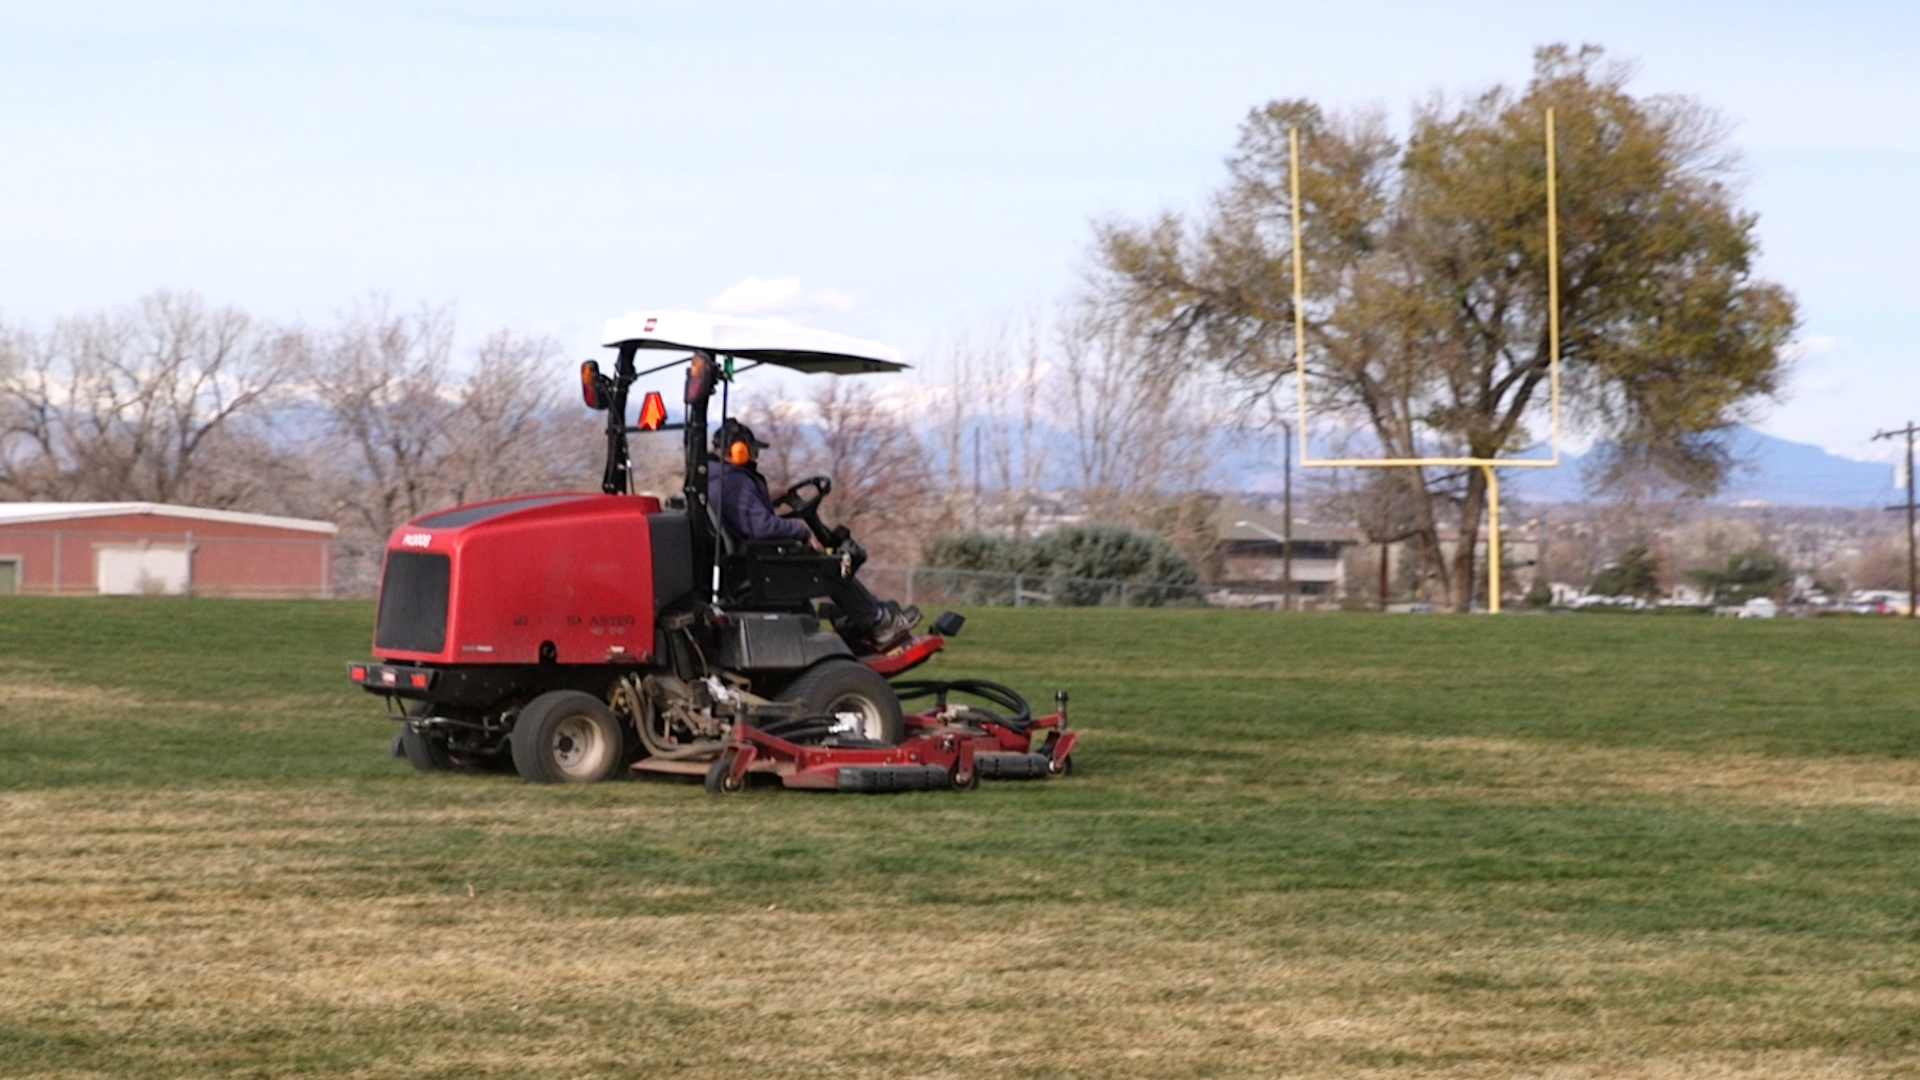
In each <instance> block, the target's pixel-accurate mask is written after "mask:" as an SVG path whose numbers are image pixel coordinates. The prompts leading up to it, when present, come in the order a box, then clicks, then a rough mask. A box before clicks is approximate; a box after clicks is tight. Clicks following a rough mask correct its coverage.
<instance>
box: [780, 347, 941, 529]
mask: <svg viewBox="0 0 1920 1080" xmlns="http://www.w3.org/2000/svg"><path fill="white" fill-rule="evenodd" d="M745 412H746V414H747V416H748V418H749V420H750V422H751V423H752V424H753V426H754V428H755V433H756V434H758V435H760V436H761V437H762V438H763V439H765V440H766V441H767V442H768V443H770V444H771V445H770V446H769V448H768V450H767V453H766V457H765V459H764V461H763V466H764V471H765V472H766V473H767V475H768V476H769V478H770V479H771V481H772V483H773V484H774V485H775V488H776V490H775V494H778V493H779V492H778V488H779V486H780V485H782V484H788V483H793V482H794V481H797V480H800V479H802V478H805V477H807V476H812V475H816V474H819V475H825V476H829V477H831V478H832V479H833V495H832V496H831V497H830V498H829V500H828V501H827V503H825V504H823V520H825V521H827V522H828V523H830V524H839V525H845V526H846V527H847V529H848V530H849V531H851V532H852V533H853V535H854V536H855V537H857V538H858V539H859V540H860V542H861V544H862V545H864V546H865V547H866V548H867V550H868V552H870V553H871V554H872V556H873V559H874V561H875V562H881V563H886V562H905V561H912V559H913V558H914V557H915V556H916V555H917V554H918V552H919V549H920V545H921V542H922V541H923V539H924V536H925V532H926V530H927V529H928V527H929V524H930V522H931V521H932V520H933V518H934V517H936V516H937V514H938V511H939V508H938V505H937V498H936V497H935V495H934V494H933V486H934V485H933V476H932V470H931V468H930V467H929V466H928V463H927V453H926V448H925V447H924V446H923V445H922V444H921V440H920V438H919V436H918V434H917V433H916V432H915V430H914V418H913V416H912V415H910V414H909V412H908V411H907V410H905V409H903V408H901V407H899V406H897V405H896V404H894V403H892V402H889V401H887V400H885V399H883V398H881V397H879V396H878V395H876V394H875V393H874V392H873V391H872V390H870V389H868V388H866V387H864V386H858V385H855V384H852V383H849V382H847V381H844V380H841V379H834V380H831V381H829V382H825V383H822V384H821V385H820V387H819V388H818V389H817V390H816V391H815V392H814V394H813V396H812V397H811V398H810V399H808V400H807V401H806V402H804V403H803V402H773V401H756V402H752V403H749V405H748V407H747V409H746V410H745Z"/></svg>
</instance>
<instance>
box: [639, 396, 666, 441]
mask: <svg viewBox="0 0 1920 1080" xmlns="http://www.w3.org/2000/svg"><path fill="white" fill-rule="evenodd" d="M666 422H667V403H666V402H665V401H662V400H661V398H660V392H659V391H658V390H655V391H652V392H650V393H648V394H647V399H646V400H645V401H643V402H641V403H640V427H641V428H642V429H643V430H646V431H659V430H660V426H661V425H662V424H665V423H666Z"/></svg>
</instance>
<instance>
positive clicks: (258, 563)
mask: <svg viewBox="0 0 1920 1080" xmlns="http://www.w3.org/2000/svg"><path fill="white" fill-rule="evenodd" d="M337 531H338V529H337V527H336V526H334V525H333V524H332V523H331V522H326V521H307V520H302V519H300V518H283V517H270V516H268V515H265V514H242V513H235V512H233V511H230V510H203V509H199V508H197V507H191V506H167V505H164V504H160V503H146V502H114V503H0V594H8V593H37V594H42V595H49V596H72V595H82V596H92V595H99V596H115V595H138V594H161V595H185V594H189V593H191V594H194V595H201V596H287V597H309V596H310V597H324V596H331V595H332V594H333V585H332V577H333V537H334V533H336V532H337Z"/></svg>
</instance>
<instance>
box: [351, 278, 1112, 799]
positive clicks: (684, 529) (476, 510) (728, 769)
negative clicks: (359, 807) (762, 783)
mask: <svg viewBox="0 0 1920 1080" xmlns="http://www.w3.org/2000/svg"><path fill="white" fill-rule="evenodd" d="M603 340H604V341H605V343H606V344H607V345H608V346H609V347H612V348H615V349H617V350H618V352H617V353H616V359H615V361H614V370H613V373H612V374H610V375H609V374H603V373H602V372H601V370H600V367H599V365H598V364H597V363H595V362H593V361H588V362H587V363H585V364H583V365H582V366H581V372H580V376H581V389H582V393H583V395H584V397H585V399H586V403H587V404H588V405H589V406H590V407H592V408H594V409H599V410H604V411H605V412H606V414H607V421H606V435H607V461H606V471H605V473H604V475H603V477H602V480H601V491H602V494H599V495H593V494H585V493H563V494H545V495H527V496H519V497H515V498H510V499H500V500H497V501H494V502H488V503H478V504H475V505H472V506H462V507H456V508H455V509H452V510H443V511H440V512H438V513H433V514H428V515H426V516H424V517H421V518H417V519H415V520H413V521H411V522H408V523H407V524H406V525H403V526H401V527H400V528H399V529H396V530H395V531H394V533H393V535H392V536H391V537H390V538H389V539H388V542H387V559H386V568H385V571H384V573H383V575H382V578H381V582H380V603H379V613H378V616H377V619H376V624H375V628H374V639H373V652H374V655H375V656H376V657H377V658H378V659H377V660H376V661H374V662H368V663H354V664H349V665H348V674H349V676H350V677H351V678H352V680H353V681H354V682H355V683H358V684H359V685H361V686H363V687H365V688H366V689H367V690H368V691H370V692H372V693H376V694H380V695H382V696H384V697H386V698H387V701H388V709H389V712H390V713H391V714H392V715H393V716H394V718H395V719H396V720H399V721H401V722H402V723H403V724H404V727H403V729H402V731H401V734H400V736H399V738H398V739H397V740H396V743H397V750H398V752H399V753H403V754H404V755H405V756H406V757H407V759H408V760H409V761H411V762H412V763H413V765H414V767H415V768H418V769H420V770H422V771H434V770H440V769H449V768H456V767H469V766H475V767H479V766H487V765H501V766H504V765H505V764H506V763H508V762H511V763H512V765H513V767H514V769H515V770H517V771H518V772H519V773H520V775H521V776H523V777H525V778H526V779H528V780H531V781H534V782H537V783H593V782H597V781H601V780H607V779H610V778H612V777H614V776H617V775H621V774H624V773H627V772H629V771H651V772H664V773H684V774H691V775H704V776H705V778H706V786H707V790H709V791H713V792H729V791H737V790H739V789H740V788H742V787H743V786H745V785H746V784H747V782H748V781H749V780H750V779H751V777H753V776H755V775H762V774H764V775H772V776H777V777H778V778H779V779H780V781H781V782H782V783H784V784H785V785H786V786H788V787H796V788H824V789H830V790H839V791H862V792H880V791H907V790H924V789H930V788H950V787H951V788H962V789H964V788H970V787H973V786H975V785H976V784H977V783H978V782H979V781H980V780H981V779H988V780H993V779H1040V778H1044V777H1049V776H1058V775H1063V774H1065V773H1067V772H1069V771H1071V768H1072V764H1073V759H1072V753H1073V749H1074V744H1075V740H1076V738H1077V736H1076V734H1075V733H1074V732H1073V731H1071V730H1070V729H1069V727H1068V722H1067V695H1066V694H1065V693H1064V692H1062V693H1059V694H1057V695H1055V702H1056V708H1055V711H1054V712H1053V713H1052V714H1051V715H1048V716H1042V717H1035V716H1033V715H1032V711H1031V710H1030V709H1029V707H1028V706H1027V703H1026V702H1025V701H1024V700H1023V699H1022V698H1021V697H1020V696H1019V695H1018V694H1016V693H1015V692H1014V691H1012V690H1010V689H1008V688H1007V687H1004V686H999V685H997V684H994V683H987V682H981V681H978V680H955V681H950V682H932V681H912V682H898V683H894V682H890V681H889V680H890V679H892V678H893V677H895V676H898V675H901V674H903V673H905V672H907V671H910V670H912V669H913V668H916V667H918V666H920V665H921V664H924V663H925V662H926V661H927V660H929V659H931V658H932V657H933V654H934V653H936V652H939V651H940V649H941V648H942V647H943V646H944V645H945V644H946V639H947V638H949V637H952V636H953V635H954V634H956V633H958V632H959V630H960V628H961V625H962V623H963V622H964V620H963V619H962V618H961V617H960V616H959V615H958V614H956V613H953V612H947V613H945V614H943V615H941V616H940V617H939V618H937V619H935V620H934V621H933V623H932V625H931V627H930V631H931V632H930V633H927V634H924V635H921V636H917V637H913V638H910V639H909V640H907V641H906V642H904V643H902V644H900V645H898V646H896V647H894V648H892V649H890V650H889V651H887V652H885V653H883V654H879V655H857V654H856V653H855V650H854V648H853V647H850V644H849V642H848V640H846V639H844V638H842V637H841V636H840V635H839V634H836V633H833V632H831V631H830V630H823V629H822V628H821V617H820V610H819V608H818V607H817V606H816V602H817V601H818V600H819V598H821V597H823V596H825V595H827V594H828V593H829V591H830V590H829V588H828V585H830V584H831V583H834V582H837V581H839V580H841V579H842V578H843V577H845V576H850V575H852V574H853V573H854V572H855V571H856V570H858V569H859V566H860V564H861V562H862V561H864V560H865V558H866V555H865V553H864V552H863V551H862V550H861V548H860V546H859V544H858V542H857V541H855V540H854V539H853V538H852V537H851V536H849V535H848V534H847V532H846V530H845V529H844V528H839V529H830V528H828V527H826V526H825V525H824V524H823V523H822V522H821V520H820V517H819V507H820V504H821V501H822V500H823V499H825V498H826V496H827V495H828V494H829V493H830V492H831V490H832V482H831V481H830V480H829V479H827V478H825V477H814V478H812V479H811V480H807V481H802V482H801V483H799V484H796V485H795V486H794V488H793V489H792V490H791V491H790V492H789V493H788V495H787V496H786V498H785V499H784V500H783V509H784V510H785V512H786V514H787V516H791V517H796V518H798V519H800V520H802V521H804V522H806V524H807V527H808V529H809V530H810V531H811V532H812V533H813V535H814V536H815V538H816V539H817V540H819V542H820V544H821V548H822V551H814V550H812V549H811V548H807V547H804V546H801V545H797V544H791V543H788V544H779V543H757V542H756V543H747V544H739V543H736V542H735V541H734V540H733V539H732V538H731V537H729V536H728V535H727V533H726V531H725V530H724V529H723V528H721V527H720V524H719V518H718V513H717V508H716V507H714V506H711V505H709V503H708V498H707V472H708V457H707V410H708V404H709V402H710V401H711V400H712V398H713V395H714V392H715V390H716V388H718V387H721V386H723V385H726V384H730V383H731V382H732V381H733V379H734V378H735V377H736V375H738V374H741V373H744V371H746V370H749V369H750V368H752V367H756V366H759V365H760V364H773V365H776V366H780V367H785V368H789V369H792V370H796V371H801V372H806V373H818V372H829V373H834V374H856V373H860V372H886V371H899V370H901V369H903V368H904V367H905V366H906V365H905V364H903V363H901V362H900V359H899V354H898V353H896V352H895V351H894V350H892V349H890V348H888V347H886V346H884V345H879V344H876V343H873V342H865V341H859V340H856V339H853V338H847V337H842V336H840V335H837V334H827V333H821V332H819V331H812V330H803V329H798V328H795V327H789V326H780V325H772V324H764V323H759V322H756V321H752V320H746V319H729V318H723V317H715V316H706V315H695V314H689V313H685V312H656V313H641V314H635V315H628V316H626V317H624V318H619V319H614V320H612V321H610V322H609V323H608V324H607V328H606V332H605V335H604V336H603ZM647 349H663V350H672V351H675V352H682V353H691V354H692V355H691V356H690V357H687V358H685V359H681V360H675V361H672V362H670V363H667V364H664V365H660V366H658V367H654V368H650V369H647V370H644V371H642V370H638V368H637V365H636V363H635V361H636V358H637V357H638V356H639V355H640V353H641V351H642V350H647ZM742 362H744V363H745V365H746V367H743V368H740V369H739V370H737V371H736V368H735V365H736V363H742ZM682 364H684V365H686V367H687V374H686V387H685V393H684V395H683V400H684V402H685V405H686V414H685V419H684V420H683V422H682V423H680V424H669V423H667V422H666V415H667V411H666V406H665V404H664V402H663V401H662V400H661V397H660V395H659V394H657V393H650V394H647V395H646V397H645V401H644V403H643V405H642V407H641V410H640V424H639V425H638V426H631V427H630V426H628V424H627V420H626V416H627V397H628V391H629V389H630V388H631V387H632V385H633V384H634V382H635V381H636V380H638V379H640V378H642V377H644V376H647V375H652V374H655V373H657V372H661V371H666V370H668V369H670V368H673V367H677V366H680V365H682ZM724 401H725V398H724V396H723V398H722V402H723V405H722V409H721V411H722V413H723V419H724V413H725V406H724ZM672 430H678V431H680V432H682V433H683V436H684V441H685V451H686V454H685V456H686V472H685V482H684V484H683V487H682V491H681V494H680V495H679V496H677V497H674V498H671V499H668V500H667V502H666V503H665V504H663V503H662V502H661V500H659V499H656V498H654V497H652V496H648V495H637V494H633V493H632V491H631V488H632V479H631V469H630V463H629V457H628V447H627V436H628V435H630V434H634V433H638V432H643V431H672ZM903 699H905V700H908V701H920V700H922V699H931V700H930V704H929V705H928V706H927V707H926V708H925V709H923V711H921V712H919V713H918V714H916V715H913V716H905V715H903V713H902V709H901V701H902V700H903Z"/></svg>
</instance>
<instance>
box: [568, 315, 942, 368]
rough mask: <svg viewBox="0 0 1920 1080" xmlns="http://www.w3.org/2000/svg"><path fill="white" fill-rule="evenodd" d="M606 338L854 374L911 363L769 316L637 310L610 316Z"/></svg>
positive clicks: (875, 345) (870, 345)
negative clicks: (768, 317) (755, 317)
mask: <svg viewBox="0 0 1920 1080" xmlns="http://www.w3.org/2000/svg"><path fill="white" fill-rule="evenodd" d="M600 341H601V343H602V344H604V345H625V344H627V343H629V342H632V343H635V344H638V345H639V346H640V347H641V348H643V349H685V350H687V351H689V352H691V351H692V350H694V349H700V350H704V351H706V352H711V353H719V354H724V355H727V356H737V357H739V358H740V359H742V360H758V361H760V362H762V363H767V364H777V365H779V366H781V367H785V368H792V369H794V370H795V371H804V372H807V373H809V374H812V373H815V372H821V371H827V372H832V373H834V374H836V375H854V374H859V373H861V372H877V371H902V370H905V368H906V367H907V365H906V364H905V363H904V362H903V361H902V360H901V359H900V350H898V349H896V348H894V347H892V346H891V345H882V344H880V343H879V342H877V341H862V340H861V339H859V338H855V337H848V336H846V335H845V334H834V333H829V332H827V331H825V330H810V329H808V328H806V327H804V326H792V325H789V324H787V323H782V322H772V321H769V320H766V319H744V318H741V317H739V316H736V315H703V314H700V313H698V312H693V311H635V312H631V313H629V314H626V315H622V316H620V317H619V318H616V319H608V320H607V326H606V329H605V330H603V331H601V334H600Z"/></svg>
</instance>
